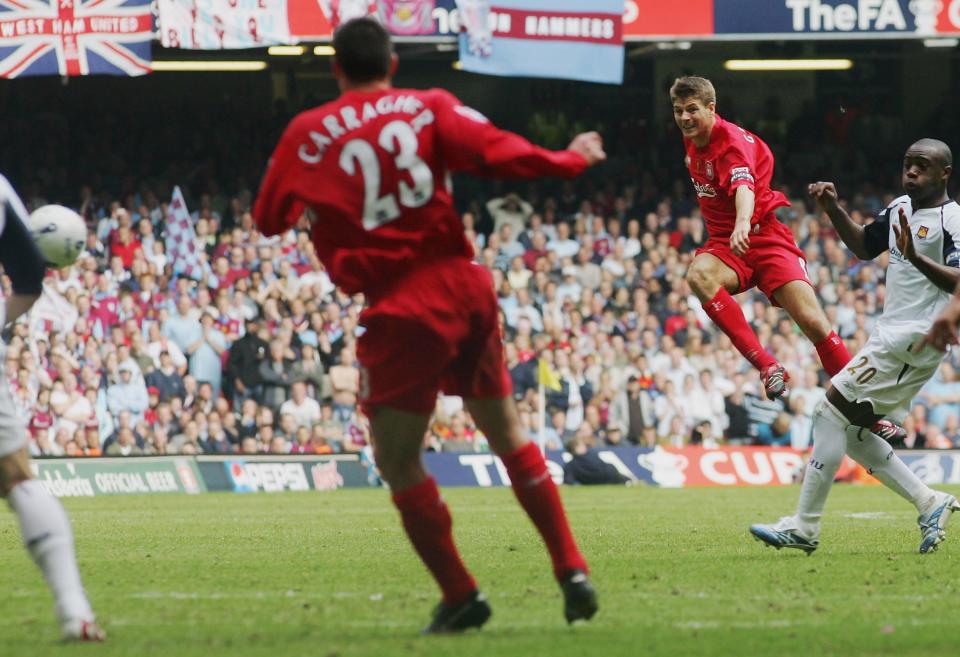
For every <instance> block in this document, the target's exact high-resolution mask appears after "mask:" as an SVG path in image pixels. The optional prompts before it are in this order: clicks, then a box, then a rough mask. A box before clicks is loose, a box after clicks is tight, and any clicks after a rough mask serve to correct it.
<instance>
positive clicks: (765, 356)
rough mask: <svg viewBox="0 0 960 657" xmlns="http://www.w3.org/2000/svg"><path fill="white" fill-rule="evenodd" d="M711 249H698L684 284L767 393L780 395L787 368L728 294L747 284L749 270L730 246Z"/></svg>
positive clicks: (784, 382) (715, 246)
mask: <svg viewBox="0 0 960 657" xmlns="http://www.w3.org/2000/svg"><path fill="white" fill-rule="evenodd" d="M710 250H711V251H712V252H711V253H707V252H705V251H700V252H698V253H697V255H696V257H694V259H693V262H691V263H690V267H689V268H688V269H687V283H689V284H690V289H692V290H693V293H694V294H696V295H697V298H698V299H700V303H701V304H702V305H703V309H704V310H705V311H706V313H707V315H708V316H709V317H710V319H711V320H713V323H714V324H716V325H717V326H719V327H720V330H721V331H723V332H724V333H725V334H726V335H727V337H729V338H730V341H731V342H732V343H733V346H734V347H736V348H737V351H739V352H740V353H741V354H742V355H743V357H744V358H746V359H747V360H748V361H749V362H750V364H751V365H753V366H754V367H755V368H757V369H758V370H760V372H761V374H762V375H763V378H764V386H765V387H766V389H767V395H768V396H770V397H779V396H780V395H782V394H783V393H784V391H785V389H786V387H785V384H786V380H787V378H788V377H787V374H786V371H785V370H784V369H783V368H782V367H781V366H780V365H779V363H777V361H776V359H775V358H774V357H773V356H771V355H770V354H769V353H767V351H766V350H765V349H764V348H763V345H761V344H760V341H759V340H757V336H756V335H755V334H754V332H753V329H751V328H750V324H748V323H747V319H746V317H744V316H743V311H742V310H740V306H739V304H737V302H736V301H735V300H734V298H733V297H732V296H731V293H734V294H735V293H736V292H737V291H738V290H741V289H743V288H745V287H746V286H747V283H748V280H749V277H750V273H751V272H750V270H749V268H748V267H747V266H746V264H745V263H743V262H742V260H740V259H739V258H737V256H735V255H734V254H733V252H731V251H730V249H729V247H725V246H723V245H720V244H716V245H714V246H711V247H710Z"/></svg>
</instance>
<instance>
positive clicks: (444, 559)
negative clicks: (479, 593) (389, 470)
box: [393, 477, 477, 605]
mask: <svg viewBox="0 0 960 657" xmlns="http://www.w3.org/2000/svg"><path fill="white" fill-rule="evenodd" d="M393 503H394V505H396V507H397V509H399V511H400V517H401V518H402V519H403V528H404V529H405V530H406V531H407V536H408V537H409V538H410V542H411V543H413V548H414V549H415V550H416V551H417V554H419V555H420V559H422V560H423V563H424V564H426V566H427V568H429V569H430V572H431V573H432V574H433V578H434V579H435V580H437V584H439V585H440V589H441V590H442V591H443V602H444V604H447V605H458V604H460V603H461V602H463V601H464V600H466V599H467V597H468V596H469V595H470V594H471V593H473V592H474V591H475V590H476V589H477V583H476V581H475V580H474V579H473V576H472V575H471V574H470V572H469V571H468V570H467V568H466V566H464V565H463V561H462V560H461V559H460V553H459V552H457V546H456V545H454V543H453V519H452V518H451V517H450V511H449V509H447V504H446V502H444V501H443V499H442V498H441V497H440V489H439V488H437V482H436V481H435V480H434V479H433V478H432V477H431V478H429V479H427V480H426V481H424V482H422V483H419V484H417V485H416V486H413V487H411V488H407V489H406V490H402V491H400V492H399V493H394V494H393Z"/></svg>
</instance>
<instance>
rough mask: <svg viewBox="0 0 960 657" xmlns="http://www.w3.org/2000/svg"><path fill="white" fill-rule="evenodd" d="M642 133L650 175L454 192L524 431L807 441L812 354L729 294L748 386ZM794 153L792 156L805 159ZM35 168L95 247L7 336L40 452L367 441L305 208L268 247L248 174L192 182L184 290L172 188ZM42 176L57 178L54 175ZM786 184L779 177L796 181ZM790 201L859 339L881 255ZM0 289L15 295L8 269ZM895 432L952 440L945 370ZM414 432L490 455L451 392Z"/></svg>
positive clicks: (827, 291) (312, 447)
mask: <svg viewBox="0 0 960 657" xmlns="http://www.w3.org/2000/svg"><path fill="white" fill-rule="evenodd" d="M771 112H773V113H774V115H775V108H774V109H773V110H771ZM626 127H627V128H630V129H631V130H632V129H633V128H635V127H636V126H626ZM781 127H782V128H783V140H782V144H783V146H782V147H783V148H789V143H790V136H789V135H790V132H789V130H788V129H787V125H786V123H783V125H782V126H781V125H780V124H779V123H777V122H776V121H773V120H771V121H768V123H767V126H766V128H767V131H768V132H771V133H772V132H776V131H777V130H779V129H780V128H781ZM623 128H624V126H621V129H623ZM225 140H226V139H225ZM655 141H656V143H657V147H656V148H654V149H653V152H654V155H653V156H651V157H654V159H656V158H660V159H662V160H669V161H672V160H671V158H673V159H675V160H676V166H674V165H670V166H660V167H659V168H658V167H651V168H650V170H649V171H648V170H644V169H642V168H638V167H636V164H635V163H634V166H633V168H631V167H630V166H625V167H620V168H619V171H618V174H617V175H616V176H615V177H614V176H611V178H610V179H609V180H602V179H598V178H596V177H594V178H591V179H588V180H586V181H584V182H582V183H579V184H576V185H575V184H573V183H563V184H561V183H557V182H556V181H544V182H539V183H531V184H522V185H518V186H515V187H513V188H507V187H499V186H498V187H489V186H482V187H478V186H476V184H473V183H468V185H467V186H466V188H467V189H468V190H472V192H470V193H468V195H467V196H466V197H467V198H471V197H472V198H473V200H471V201H467V202H466V203H465V204H464V206H463V213H462V216H463V223H464V228H465V230H466V231H467V234H468V236H469V238H470V240H471V241H472V242H473V244H474V245H475V251H476V260H477V262H479V263H481V264H482V265H483V266H485V267H487V268H488V269H489V270H490V271H491V273H492V278H493V285H494V286H495V288H496V290H497V293H498V295H499V299H500V307H501V310H502V313H501V320H502V324H503V330H504V338H505V342H506V359H507V365H508V367H509V370H510V374H511V377H512V379H513V384H514V396H515V398H516V399H517V401H518V403H519V409H520V415H521V418H522V422H523V424H524V426H525V427H526V428H527V430H528V431H529V432H530V433H531V435H532V436H533V437H534V438H535V439H540V438H541V437H542V439H543V441H544V443H545V445H546V446H547V447H551V448H560V447H563V446H566V447H569V448H571V449H575V448H582V447H592V446H597V447H599V446H606V445H629V444H634V445H644V446H650V445H654V444H666V445H672V446H683V445H688V444H702V445H704V446H714V445H719V444H762V445H792V446H794V447H798V448H804V447H806V446H808V445H809V443H810V434H811V426H812V420H811V415H812V412H813V408H814V405H815V402H816V400H817V397H818V396H819V395H820V394H822V392H823V386H824V385H825V384H826V378H825V376H824V374H823V372H822V371H821V369H820V364H819V361H818V360H817V355H816V351H815V350H814V348H813V346H812V345H811V344H810V343H809V342H808V341H807V340H806V339H805V338H804V337H803V336H802V335H801V334H800V333H799V331H798V330H797V328H796V327H795V326H794V325H793V324H792V322H791V321H790V320H789V319H787V318H786V315H785V314H784V313H782V312H781V311H780V310H779V309H777V308H773V307H770V306H769V304H768V303H767V302H766V301H765V300H762V298H761V297H760V296H759V294H756V293H754V292H749V293H747V294H744V295H742V296H740V297H738V300H739V301H740V302H741V304H742V306H743V308H744V311H745V313H746V316H747V318H748V320H749V321H750V322H751V324H752V326H753V327H754V328H755V330H756V332H757V334H758V335H759V337H760V339H761V342H762V343H763V344H764V345H765V346H766V347H767V348H768V349H769V350H771V352H772V353H773V354H774V355H775V356H776V357H777V358H778V359H779V360H780V362H782V363H783V364H784V365H785V366H786V367H787V368H788V370H789V372H790V373H791V376H792V381H791V384H790V386H789V394H788V395H787V396H786V397H785V398H784V399H782V400H776V401H770V400H767V399H765V398H764V396H763V393H762V391H761V387H762V386H760V385H759V378H758V376H757V374H756V372H755V371H753V370H752V369H751V368H750V367H749V366H748V364H747V363H746V361H744V360H743V359H742V358H741V357H740V356H739V354H738V353H737V352H736V351H735V349H733V347H732V345H731V344H730V343H729V341H728V340H727V338H726V337H725V336H723V335H722V334H721V333H720V332H719V331H718V330H717V329H716V328H715V327H714V326H713V325H712V324H711V322H710V320H709V319H708V318H707V317H706V315H705V313H704V312H703V311H702V310H701V308H700V305H699V303H698V302H697V300H696V298H695V297H694V296H693V294H692V293H691V291H690V289H689V286H688V285H687V283H686V282H685V281H684V273H685V270H686V267H687V265H688V264H689V262H690V260H691V258H692V255H693V253H694V251H695V249H696V248H697V247H698V246H699V245H701V244H702V243H703V242H704V241H705V239H706V234H705V229H704V224H703V221H702V219H701V217H700V215H699V210H698V208H697V203H696V198H695V196H694V195H693V190H692V188H691V186H690V185H689V183H688V182H687V180H686V178H685V177H684V176H683V174H682V173H678V171H680V172H682V162H681V161H680V159H681V158H682V155H680V152H681V151H680V145H679V137H678V136H677V135H676V134H675V133H672V132H668V131H666V130H665V131H664V135H663V136H662V137H661V138H659V139H658V140H655ZM772 141H773V143H774V145H775V146H776V147H778V148H779V147H781V146H780V142H778V141H776V140H772ZM218 143H219V142H218ZM261 161H262V160H261ZM792 162H794V164H795V165H796V167H799V168H800V169H801V170H802V168H803V166H805V165H804V162H803V161H802V159H801V158H800V157H797V158H794V159H793V160H792ZM609 166H610V167H611V169H613V168H616V167H617V166H618V165H617V164H615V163H611V164H610V165H609ZM796 170H797V169H796V168H794V169H791V168H790V167H787V171H788V172H790V171H793V172H795V171H796ZM172 171H174V172H176V169H173V170H172ZM167 173H168V174H170V173H171V172H170V171H168V172H167ZM865 177H866V176H865ZM865 177H861V180H862V179H865ZM791 180H793V179H792V178H791ZM15 181H16V179H15ZM42 182H43V181H40V183H37V184H31V185H30V186H28V187H27V190H28V191H27V193H26V194H25V200H26V201H27V203H28V205H29V206H31V208H32V207H36V206H38V205H42V204H44V203H46V202H50V201H53V200H58V201H63V202H66V204H68V205H72V206H74V207H76V208H77V209H78V210H79V211H80V212H81V214H82V215H83V216H84V217H85V218H86V219H87V221H88V226H89V237H88V241H87V245H86V250H85V252H84V255H83V256H82V257H81V259H80V260H79V261H78V263H77V264H76V265H75V266H74V267H72V268H69V269H64V270H60V271H51V272H50V273H49V276H48V279H47V283H46V285H47V294H46V295H45V298H44V300H43V301H42V304H43V306H42V309H38V311H37V312H34V314H33V316H32V319H31V320H30V322H29V323H28V322H21V323H20V324H17V325H15V326H14V327H12V328H11V329H9V332H8V335H7V338H8V339H7V342H8V348H7V350H6V363H5V367H6V370H5V373H6V375H7V378H8V380H9V381H10V384H11V386H12V389H13V391H14V394H15V397H16V399H17V401H18V403H19V404H20V406H21V407H22V411H23V417H24V418H25V420H26V421H27V428H28V430H29V433H30V435H31V437H32V440H31V450H32V452H33V454H34V455H36V456H60V455H71V456H82V455H88V456H98V455H101V454H104V455H124V456H125V455H140V454H174V453H176V454H196V453H212V454H226V453H247V454H253V453H265V452H269V453H275V454H286V453H294V454H301V453H321V454H323V453H333V452H359V451H361V450H363V449H364V447H365V446H366V445H367V443H368V440H369V422H368V420H367V419H366V418H365V417H364V415H363V413H362V411H361V410H360V408H359V406H358V395H359V392H360V386H361V381H360V371H359V369H358V365H357V362H356V351H355V343H356V339H357V337H358V336H359V335H360V334H361V333H362V327H361V324H360V317H361V313H362V310H363V303H364V301H363V298H362V297H349V296H347V295H345V294H343V293H342V292H340V291H338V290H337V289H335V287H334V286H333V285H332V283H331V282H330V279H329V278H328V277H327V275H326V273H325V272H324V269H323V267H322V266H321V264H320V263H319V261H318V260H317V258H316V255H315V253H314V248H313V245H312V243H311V241H310V239H309V237H308V233H307V230H308V228H309V220H308V219H307V218H306V217H305V218H304V219H303V220H302V221H301V223H300V224H299V226H298V228H297V230H296V231H291V232H290V233H288V234H287V235H285V236H283V237H282V238H274V239H267V238H265V237H263V236H262V235H260V234H259V233H258V232H257V230H256V227H255V225H254V223H253V219H252V216H251V214H250V211H249V209H250V206H251V200H252V191H251V190H252V188H253V185H252V184H247V185H243V184H239V185H238V189H237V191H235V193H233V194H227V193H224V192H222V191H221V188H220V187H219V186H218V185H216V184H213V183H211V182H209V181H207V182H205V183H204V184H201V185H195V186H194V187H195V189H196V191H197V192H198V193H197V194H196V195H195V196H188V199H187V200H188V206H189V207H190V209H191V210H192V211H193V212H192V218H193V223H194V228H195V232H196V240H197V246H198V247H199V252H200V253H201V254H202V258H203V260H204V261H205V263H206V274H205V275H204V276H202V277H201V279H200V280H192V279H190V278H188V277H185V276H177V275H174V274H173V268H174V264H175V263H173V262H172V261H171V260H170V259H169V258H168V256H167V248H166V244H165V236H166V235H165V230H164V226H165V221H166V214H167V210H168V207H167V206H168V202H167V200H168V198H169V191H170V185H169V181H168V183H167V184H151V183H149V182H143V181H136V182H131V181H129V180H127V181H126V182H125V183H123V184H122V185H120V186H121V187H123V188H124V191H123V193H117V192H111V191H108V190H109V188H110V187H111V185H110V184H108V182H109V181H104V184H103V185H102V188H97V189H93V188H91V187H90V186H86V187H84V188H83V191H82V193H81V195H80V198H79V199H67V198H49V197H48V196H46V195H45V191H44V189H45V186H44V184H42ZM46 182H47V183H48V184H49V186H51V187H52V186H54V185H55V184H56V183H57V177H56V175H55V174H51V176H50V177H49V178H48V179H47V180H46ZM114 182H115V181H114ZM794 182H795V183H796V185H795V187H793V188H792V189H794V190H796V189H800V188H801V187H802V184H801V183H804V182H806V180H805V179H803V178H800V177H797V179H796V180H795V181H794ZM471 185H472V186H471ZM116 186H117V185H113V187H116ZM779 187H780V188H781V189H784V190H785V191H788V192H790V191H791V187H789V186H785V185H783V184H780V185H779ZM893 189H894V188H893V186H892V185H891V186H890V187H889V190H890V191H879V188H878V187H875V186H873V185H870V184H866V183H862V184H860V185H859V186H858V187H856V189H844V188H843V187H841V190H840V191H841V195H842V196H844V197H845V198H847V199H849V201H848V202H849V209H850V210H851V214H852V216H854V217H855V218H857V219H858V220H861V221H869V220H870V217H872V216H873V215H874V214H875V213H876V212H877V211H879V210H880V209H882V208H883V207H884V206H885V204H886V203H888V202H889V201H890V200H891V199H892V198H893V196H894V194H893V193H892V191H893ZM476 190H482V193H481V192H478V191H476ZM789 195H790V197H791V201H792V207H790V208H784V209H783V211H782V212H781V213H780V215H781V220H783V221H784V222H786V223H787V224H788V225H789V226H790V228H791V229H792V230H793V232H794V234H795V236H796V239H797V242H798V243H799V245H800V247H801V248H802V249H803V251H804V252H805V254H806V256H807V257H806V260H807V263H808V269H809V276H810V280H811V282H812V283H813V285H814V287H815V289H816V291H817V293H818V295H819V297H820V299H821V301H822V303H823V304H824V306H825V308H826V309H827V312H828V315H829V317H830V319H831V321H832V322H833V323H834V324H835V326H836V327H837V330H838V333H839V334H840V335H841V337H843V338H844V339H845V340H846V341H848V343H849V344H848V346H849V349H850V351H851V353H854V352H856V351H857V350H858V349H859V347H860V345H861V344H862V343H863V342H864V341H865V340H866V337H867V335H868V334H869V331H870V329H871V327H872V324H873V322H874V321H875V318H876V316H877V315H878V313H879V312H880V310H881V309H882V305H883V300H884V275H883V274H884V267H885V264H886V255H884V256H881V257H880V258H878V259H877V260H876V261H875V262H867V263H863V262H859V261H856V260H855V259H854V258H853V256H852V255H851V254H850V253H849V252H848V251H847V250H846V249H845V248H844V247H843V245H842V244H840V243H839V241H838V239H837V236H836V233H835V232H834V231H833V230H832V228H831V226H830V224H829V221H828V220H827V219H826V218H825V217H819V216H817V215H816V214H814V213H812V206H811V205H810V203H809V202H808V201H807V200H806V199H804V198H802V197H800V196H799V195H797V194H789ZM4 289H5V292H7V293H9V281H8V280H6V279H5V280H4ZM424 357H425V358H428V357H429V355H428V354H425V355H424ZM541 361H544V362H545V364H546V365H548V366H549V368H550V370H552V371H554V372H556V374H557V376H558V377H559V380H560V389H559V390H553V389H549V390H547V392H546V413H545V417H544V418H542V420H541V418H540V417H539V403H538V371H539V364H540V362H541ZM954 364H955V363H954ZM411 376H415V373H413V372H411ZM905 426H906V428H907V430H908V438H907V441H906V443H907V444H906V446H907V447H927V448H949V447H954V446H956V447H960V380H958V377H957V375H956V373H955V371H954V369H953V366H952V364H951V363H947V364H945V365H944V366H943V368H942V370H941V372H940V375H939V376H938V377H937V379H935V380H934V381H933V382H931V384H929V385H928V386H927V387H926V388H925V389H924V391H923V392H922V394H921V396H920V398H919V399H918V400H917V403H916V404H915V405H914V408H913V409H912V412H911V414H910V416H909V417H908V418H907V420H906V422H905ZM424 444H425V448H426V449H431V450H444V451H474V450H484V449H485V448H486V445H485V440H484V438H483V436H482V435H481V434H480V433H479V432H478V431H477V430H476V428H475V427H474V425H473V423H472V421H471V418H470V416H469V414H468V413H467V412H466V411H465V409H464V408H463V403H462V400H460V399H458V398H454V397H441V398H440V399H439V400H438V402H437V407H436V413H435V416H434V420H433V422H432V424H431V427H430V430H429V431H428V434H427V435H426V436H425V442H424Z"/></svg>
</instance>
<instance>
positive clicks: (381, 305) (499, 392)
mask: <svg viewBox="0 0 960 657" xmlns="http://www.w3.org/2000/svg"><path fill="white" fill-rule="evenodd" d="M497 320H498V306H497V298H496V295H495V294H494V292H493V280H492V278H491V276H490V272H489V271H487V270H486V269H484V268H483V267H481V266H479V265H474V264H472V263H471V262H469V261H468V260H465V259H463V258H455V259H449V260H442V261H439V262H435V263H431V264H429V265H424V266H423V267H421V268H419V269H417V270H415V271H413V272H411V273H410V274H407V275H406V276H404V277H403V279H401V280H400V281H398V282H397V283H396V284H395V285H392V286H391V287H390V289H388V290H387V291H386V292H385V293H384V294H383V295H382V296H380V297H378V298H377V299H376V300H375V301H374V302H373V303H372V305H371V307H370V308H368V309H367V310H365V311H364V312H363V314H362V315H361V316H360V324H361V325H362V326H363V327H364V328H365V331H364V333H363V335H361V336H360V339H359V340H358V345H357V357H358V358H359V360H360V365H361V372H360V376H361V384H360V399H361V402H362V403H363V406H364V409H365V411H367V412H368V414H369V413H370V411H372V409H373V408H374V407H376V406H390V407H392V408H396V409H399V410H401V411H407V412H410V413H418V414H421V415H429V414H430V413H432V412H433V409H434V406H435V404H436V400H437V393H438V392H439V391H441V390H442V391H443V392H445V393H447V394H450V395H459V396H462V397H465V398H479V399H492V398H501V397H509V396H510V395H511V393H512V390H513V387H512V383H511V380H510V374H509V373H508V371H507V367H506V364H505V362H504V358H503V344H502V342H501V340H500V329H499V323H498V321H497Z"/></svg>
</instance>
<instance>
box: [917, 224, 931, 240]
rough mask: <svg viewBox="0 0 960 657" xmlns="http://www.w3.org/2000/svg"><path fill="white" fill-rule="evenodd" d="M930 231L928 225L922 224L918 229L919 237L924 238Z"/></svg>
mask: <svg viewBox="0 0 960 657" xmlns="http://www.w3.org/2000/svg"><path fill="white" fill-rule="evenodd" d="M929 232H930V229H929V228H927V227H926V226H920V228H919V229H918V230H917V237H919V238H920V239H923V238H924V237H926V236H927V233H929Z"/></svg>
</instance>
